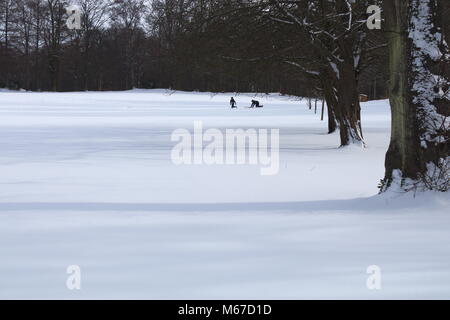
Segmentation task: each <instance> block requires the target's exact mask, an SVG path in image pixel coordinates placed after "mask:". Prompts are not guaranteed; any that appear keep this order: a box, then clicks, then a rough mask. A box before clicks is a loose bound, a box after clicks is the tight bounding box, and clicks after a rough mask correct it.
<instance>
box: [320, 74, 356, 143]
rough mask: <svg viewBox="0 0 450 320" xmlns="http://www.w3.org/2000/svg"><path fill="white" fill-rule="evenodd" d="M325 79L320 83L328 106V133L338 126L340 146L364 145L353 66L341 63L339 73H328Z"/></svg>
mask: <svg viewBox="0 0 450 320" xmlns="http://www.w3.org/2000/svg"><path fill="white" fill-rule="evenodd" d="M333 78H334V80H332V79H333ZM325 79H327V80H324V81H322V84H323V87H324V95H325V100H326V101H327V106H328V117H329V118H328V127H329V133H333V132H335V131H336V130H337V129H338V128H339V132H340V137H341V146H348V145H350V144H360V145H364V140H363V135H362V130H361V107H360V104H359V92H358V85H357V84H358V82H357V78H356V73H355V70H354V68H353V67H352V66H348V65H347V66H346V65H343V66H342V67H341V68H340V71H339V74H337V73H334V74H333V75H330V74H329V75H328V76H327V77H326V78H325Z"/></svg>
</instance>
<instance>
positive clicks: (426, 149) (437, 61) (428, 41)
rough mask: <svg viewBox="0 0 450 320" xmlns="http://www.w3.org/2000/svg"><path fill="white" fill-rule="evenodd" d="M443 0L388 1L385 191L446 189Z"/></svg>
mask: <svg viewBox="0 0 450 320" xmlns="http://www.w3.org/2000/svg"><path fill="white" fill-rule="evenodd" d="M440 1H442V2H444V1H448V0H385V1H384V6H385V8H384V14H385V18H386V25H385V29H386V34H387V37H388V43H389V56H390V62H389V64H390V88H389V89H390V103H391V109H392V134H391V143H390V146H389V150H388V152H387V155H386V176H385V179H384V180H383V182H382V186H381V187H382V191H385V190H388V189H389V188H390V187H395V188H397V189H398V188H400V189H402V190H412V189H414V190H417V189H418V188H420V189H437V190H442V191H444V190H447V189H448V184H449V177H448V169H449V167H448V160H449V154H448V146H449V121H448V118H447V117H448V116H449V115H450V113H449V105H450V102H449V98H448V88H449V81H448V70H449V51H448V47H447V46H446V45H445V43H444V41H443V39H442V32H441V31H440V26H442V21H439V20H440V19H438V17H437V15H436V13H437V7H436V5H437V4H438V2H440ZM446 72H447V74H446ZM445 92H447V93H445Z"/></svg>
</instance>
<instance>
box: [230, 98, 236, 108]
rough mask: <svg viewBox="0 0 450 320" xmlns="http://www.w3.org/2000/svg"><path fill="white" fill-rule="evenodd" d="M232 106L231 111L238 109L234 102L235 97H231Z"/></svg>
mask: <svg viewBox="0 0 450 320" xmlns="http://www.w3.org/2000/svg"><path fill="white" fill-rule="evenodd" d="M230 105H231V109H234V108H237V106H236V100H234V98H233V97H231V100H230Z"/></svg>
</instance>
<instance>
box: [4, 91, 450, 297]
mask: <svg viewBox="0 0 450 320" xmlns="http://www.w3.org/2000/svg"><path fill="white" fill-rule="evenodd" d="M230 96H231V95H229V94H220V95H211V94H201V93H180V92H176V93H173V94H168V93H167V92H166V91H163V90H151V91H145V90H134V91H130V92H116V93H112V92H111V93H109V92H103V93H89V92H86V93H24V92H1V93H0V118H1V119H2V125H1V126H0V135H1V137H2V139H1V140H0V148H1V149H0V150H1V153H0V179H1V180H0V298H2V299H16V298H31V299H50V298H58V299H107V298H112V299H116V298H124V299H131V298H135V299H218V298H234V299H241V298H242V299H282V298H285V299H301V298H342V299H347V298H358V299H381V298H388V299H397V298H402V299H403V298H413V299H414V298H426V299H428V298H447V299H449V298H450V246H449V245H448V244H449V243H450V232H449V229H450V215H449V212H448V207H449V200H450V199H449V196H448V193H446V194H434V193H427V194H424V195H421V196H420V197H419V196H418V197H416V198H414V197H413V195H412V194H410V195H405V194H403V193H401V192H398V193H396V192H394V191H391V192H390V193H388V194H384V195H381V196H377V195H376V194H377V192H378V189H377V182H378V181H379V179H380V178H381V177H383V175H384V167H383V163H384V157H385V153H386V150H387V147H388V144H389V130H390V112H389V106H388V102H387V101H376V102H370V103H364V104H363V105H362V121H363V122H364V128H365V137H366V142H367V148H364V149H362V148H358V147H347V148H338V147H337V146H338V145H339V135H338V134H335V135H327V134H326V132H327V124H326V121H324V122H320V121H319V117H320V115H314V114H313V113H311V111H310V110H308V107H307V106H306V102H305V101H302V102H300V101H298V100H295V99H291V98H288V97H279V96H277V95H270V96H268V97H259V98H258V99H259V100H261V101H263V104H264V105H265V108H264V109H259V110H255V109H247V108H244V106H247V104H248V105H250V99H251V97H250V96H249V95H239V96H237V97H236V96H235V98H236V99H237V102H238V105H239V109H238V110H230V108H229V104H228V102H229V99H230ZM198 120H200V121H203V123H204V125H205V127H211V128H212V127H214V128H219V129H222V130H223V129H225V128H244V129H246V128H277V129H280V135H281V141H280V147H281V154H280V157H281V163H280V172H279V174H278V175H276V176H266V177H263V176H261V175H260V173H259V168H258V167H255V166H245V165H244V166H175V165H173V164H172V162H171V160H170V151H171V148H172V147H173V144H172V142H171V141H170V135H171V133H172V132H173V130H175V129H178V128H187V129H191V130H192V127H193V123H194V121H198ZM71 265H78V266H80V267H81V272H82V273H81V279H82V287H81V290H79V291H76V290H75V291H70V290H68V289H67V288H66V279H67V277H68V275H67V274H66V269H67V267H68V266H71ZM371 265H378V266H380V268H381V271H382V289H381V290H374V291H371V290H368V289H367V287H366V280H367V278H368V274H366V270H367V268H368V267H369V266H371Z"/></svg>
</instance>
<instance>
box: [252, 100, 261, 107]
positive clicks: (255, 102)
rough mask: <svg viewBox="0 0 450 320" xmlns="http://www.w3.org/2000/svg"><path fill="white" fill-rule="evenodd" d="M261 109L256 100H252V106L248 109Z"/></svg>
mask: <svg viewBox="0 0 450 320" xmlns="http://www.w3.org/2000/svg"><path fill="white" fill-rule="evenodd" d="M255 107H256V108H262V107H263V105H261V104H259V101H257V100H252V105H251V106H250V108H255Z"/></svg>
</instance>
